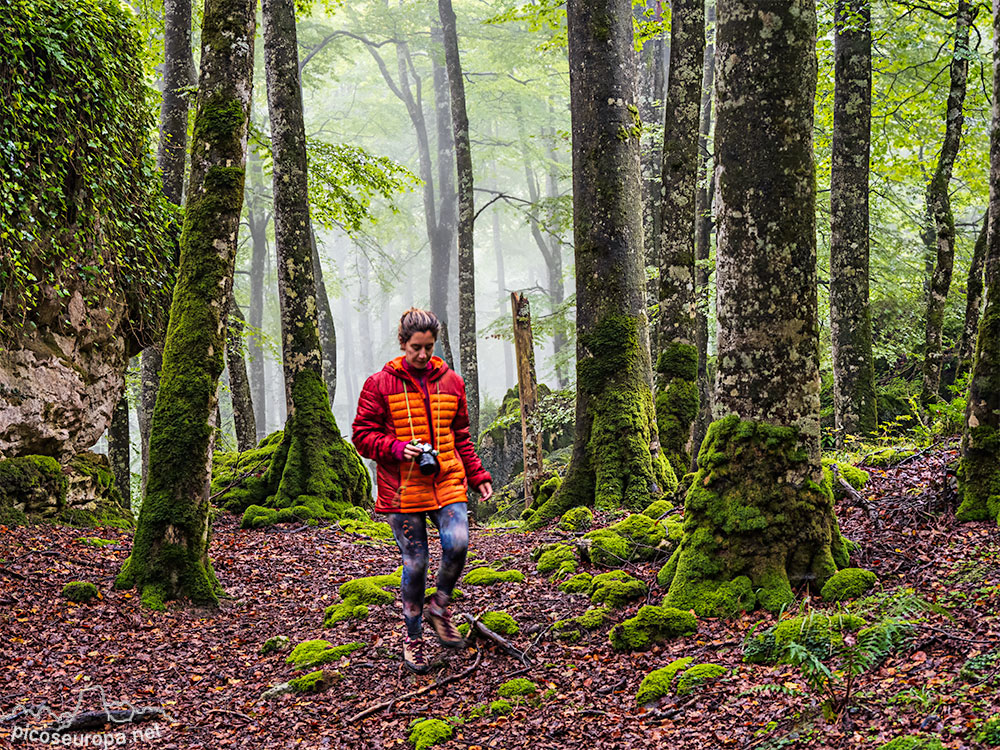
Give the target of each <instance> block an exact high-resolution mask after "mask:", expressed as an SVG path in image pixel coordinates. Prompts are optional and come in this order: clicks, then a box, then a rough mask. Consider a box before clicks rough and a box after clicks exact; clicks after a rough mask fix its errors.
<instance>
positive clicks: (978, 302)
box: [955, 211, 990, 380]
mask: <svg viewBox="0 0 1000 750" xmlns="http://www.w3.org/2000/svg"><path fill="white" fill-rule="evenodd" d="M989 227H990V215H989V212H988V211H987V213H986V216H985V217H983V226H982V228H981V229H980V230H979V236H978V237H977V238H976V244H975V246H974V247H973V249H972V262H971V263H970V264H969V276H968V281H967V282H966V285H965V324H964V325H963V326H962V338H961V340H960V341H959V344H958V365H957V366H956V368H955V379H956V380H957V379H958V378H959V377H960V376H962V375H964V374H965V373H967V372H969V371H970V370H972V365H973V364H974V363H975V354H976V335H977V333H978V332H979V313H980V311H981V310H982V307H983V268H984V267H985V265H986V248H987V245H988V244H989V243H988V239H989V236H988V235H989Z"/></svg>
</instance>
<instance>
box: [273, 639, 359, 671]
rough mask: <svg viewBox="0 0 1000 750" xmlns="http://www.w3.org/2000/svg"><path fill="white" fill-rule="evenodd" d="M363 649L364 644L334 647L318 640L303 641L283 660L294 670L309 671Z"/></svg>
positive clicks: (356, 643) (327, 642) (355, 643)
mask: <svg viewBox="0 0 1000 750" xmlns="http://www.w3.org/2000/svg"><path fill="white" fill-rule="evenodd" d="M364 647H365V644H364V643H360V642H354V643H345V644H344V645H342V646H334V645H333V644H332V643H330V642H329V641H324V640H318V639H317V640H312V641H303V642H302V643H300V644H299V645H298V646H296V647H295V648H294V649H292V653H290V654H289V655H288V658H287V659H285V663H286V664H291V665H292V666H294V667H295V668H296V669H309V668H310V667H318V666H320V665H323V664H332V663H333V662H338V661H340V660H341V659H343V658H344V657H345V656H347V655H348V654H352V653H354V652H355V651H357V650H358V649H362V648H364Z"/></svg>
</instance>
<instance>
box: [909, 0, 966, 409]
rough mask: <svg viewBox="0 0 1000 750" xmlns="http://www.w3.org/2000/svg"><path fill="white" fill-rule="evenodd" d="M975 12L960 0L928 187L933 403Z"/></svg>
mask: <svg viewBox="0 0 1000 750" xmlns="http://www.w3.org/2000/svg"><path fill="white" fill-rule="evenodd" d="M976 13H977V10H976V9H975V8H974V7H973V5H972V4H971V3H970V2H969V1H968V0H958V10H957V12H956V14H955V51H954V54H953V55H952V59H951V67H950V85H949V88H948V104H947V108H946V110H945V131H944V143H943V144H941V153H940V154H939V155H938V163H937V169H936V170H935V171H934V176H933V177H932V178H931V181H930V183H929V184H928V185H927V213H928V215H929V216H930V218H931V219H932V221H933V227H934V232H935V234H934V235H932V237H934V239H935V247H936V259H935V262H934V272H933V274H932V275H931V280H930V289H929V290H928V295H927V319H926V332H925V335H924V367H923V382H922V386H921V392H920V400H921V402H922V403H923V404H925V405H926V404H930V403H933V402H935V401H937V400H938V390H939V388H940V387H941V361H942V352H941V329H942V326H943V324H944V306H945V302H946V301H947V299H948V289H949V288H950V287H951V274H952V270H953V269H954V266H955V217H954V216H953V215H952V211H951V197H950V195H949V186H950V183H951V172H952V167H954V165H955V158H956V157H957V156H958V149H959V147H960V145H961V141H962V125H963V123H964V122H965V116H964V115H963V113H962V107H963V105H964V103H965V91H966V84H967V82H968V78H969V28H970V27H971V26H972V21H973V19H974V18H975V17H976Z"/></svg>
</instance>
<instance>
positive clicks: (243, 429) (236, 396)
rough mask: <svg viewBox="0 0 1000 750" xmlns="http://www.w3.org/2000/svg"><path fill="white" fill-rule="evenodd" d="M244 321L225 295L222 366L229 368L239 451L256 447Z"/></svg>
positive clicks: (241, 313)
mask: <svg viewBox="0 0 1000 750" xmlns="http://www.w3.org/2000/svg"><path fill="white" fill-rule="evenodd" d="M245 325H246V320H245V319H244V318H243V312H242V311H241V310H240V306H239V305H237V304H236V300H235V298H234V297H233V296H232V294H230V296H229V325H228V326H227V330H226V365H227V366H228V368H229V392H230V394H232V397H233V428H234V429H235V430H236V447H237V450H240V451H249V450H253V449H254V448H255V447H256V446H257V425H256V422H255V420H254V412H253V400H252V399H251V396H250V379H249V378H248V377H247V363H246V360H245V359H244V358H243V351H244V349H243V328H244V326H245Z"/></svg>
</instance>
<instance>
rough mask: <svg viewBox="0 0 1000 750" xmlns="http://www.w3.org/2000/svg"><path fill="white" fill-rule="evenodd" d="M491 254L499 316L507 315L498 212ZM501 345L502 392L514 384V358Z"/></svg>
mask: <svg viewBox="0 0 1000 750" xmlns="http://www.w3.org/2000/svg"><path fill="white" fill-rule="evenodd" d="M493 253H494V255H495V256H496V261H497V298H498V299H499V301H500V309H499V312H500V315H506V314H507V304H506V302H507V279H506V277H505V273H504V264H503V245H502V243H501V240H500V212H499V211H496V210H494V211H493ZM502 344H503V374H504V380H503V383H504V385H503V389H504V391H506V390H507V388H509V387H510V384H511V383H513V382H514V357H513V356H512V354H513V353H512V352H511V345H510V342H509V341H507V340H506V339H504V340H503V341H502Z"/></svg>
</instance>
